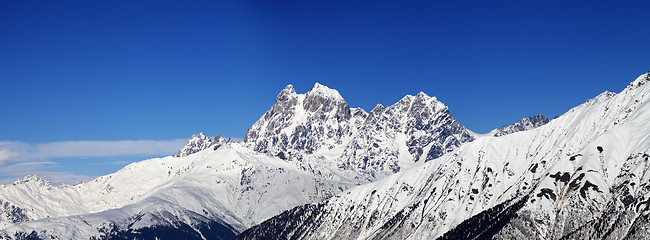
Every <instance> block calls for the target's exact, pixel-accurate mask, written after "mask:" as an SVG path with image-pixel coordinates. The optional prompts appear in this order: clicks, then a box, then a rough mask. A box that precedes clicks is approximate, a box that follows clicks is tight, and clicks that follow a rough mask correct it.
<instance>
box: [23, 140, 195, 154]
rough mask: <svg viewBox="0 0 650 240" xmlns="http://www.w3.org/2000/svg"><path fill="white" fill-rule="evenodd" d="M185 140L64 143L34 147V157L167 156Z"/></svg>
mask: <svg viewBox="0 0 650 240" xmlns="http://www.w3.org/2000/svg"><path fill="white" fill-rule="evenodd" d="M186 142H187V140H186V139H175V140H170V141H155V140H136V141H133V140H126V141H64V142H51V143H45V144H37V145H34V152H33V153H34V154H35V156H36V157H44V158H64V157H112V156H140V155H144V156H151V155H169V154H173V153H175V152H176V151H178V149H180V148H181V147H183V146H184V145H185V143H186Z"/></svg>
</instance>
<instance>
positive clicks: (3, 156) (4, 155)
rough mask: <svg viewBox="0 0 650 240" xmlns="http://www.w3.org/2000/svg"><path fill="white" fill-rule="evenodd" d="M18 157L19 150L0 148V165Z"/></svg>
mask: <svg viewBox="0 0 650 240" xmlns="http://www.w3.org/2000/svg"><path fill="white" fill-rule="evenodd" d="M0 147H2V145H0ZM16 157H18V153H17V152H12V151H11V150H9V149H0V165H5V164H6V163H7V162H8V161H10V160H11V159H13V158H16Z"/></svg>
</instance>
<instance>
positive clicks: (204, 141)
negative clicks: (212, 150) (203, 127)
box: [174, 133, 223, 157]
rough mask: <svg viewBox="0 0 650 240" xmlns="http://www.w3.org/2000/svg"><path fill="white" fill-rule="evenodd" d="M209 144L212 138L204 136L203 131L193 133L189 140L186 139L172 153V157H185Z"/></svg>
mask: <svg viewBox="0 0 650 240" xmlns="http://www.w3.org/2000/svg"><path fill="white" fill-rule="evenodd" d="M217 137H218V138H220V139H223V138H222V137H221V136H220V135H217ZM215 139H216V138H215ZM211 144H212V139H210V138H209V137H206V136H205V135H203V133H199V134H194V135H192V137H191V138H190V139H189V140H187V144H186V145H185V146H184V147H183V148H181V150H179V151H178V152H177V153H176V154H174V157H185V156H188V155H190V154H194V153H197V152H199V151H201V150H203V149H206V148H208V147H210V145H211Z"/></svg>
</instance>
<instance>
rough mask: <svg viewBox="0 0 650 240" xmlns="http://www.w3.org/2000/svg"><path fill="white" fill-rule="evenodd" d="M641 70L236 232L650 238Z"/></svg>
mask: <svg viewBox="0 0 650 240" xmlns="http://www.w3.org/2000/svg"><path fill="white" fill-rule="evenodd" d="M647 82H648V77H647V75H646V74H644V75H642V76H641V77H639V78H638V79H637V80H635V81H634V82H632V83H631V84H630V85H629V86H628V87H627V88H625V89H624V90H623V91H622V92H621V93H619V94H613V93H610V92H605V93H603V94H601V95H599V96H597V97H596V98H594V99H592V100H589V101H586V102H585V103H584V104H582V105H580V106H578V107H575V108H573V109H571V110H570V111H569V112H567V113H565V114H564V115H562V116H560V117H559V118H557V119H554V120H552V121H550V122H549V123H548V124H546V125H544V126H541V127H539V128H536V129H533V130H529V131H525V132H520V133H518V134H512V135H506V136H502V137H499V138H494V137H482V138H479V139H476V140H475V141H473V142H470V143H467V144H464V145H462V146H461V147H459V148H458V149H457V150H455V151H453V152H451V153H449V154H446V155H443V156H442V157H440V158H438V159H435V160H432V161H429V162H427V163H425V164H423V165H421V166H418V167H414V168H412V169H409V170H405V171H400V172H398V173H397V174H395V175H392V176H389V177H387V178H384V179H382V180H379V181H376V182H372V183H369V184H366V185H362V186H358V187H355V188H352V189H350V190H348V191H346V192H344V193H342V194H339V195H337V196H336V197H334V198H331V199H329V200H328V201H326V202H324V203H321V204H312V205H305V206H301V207H297V208H294V209H291V210H288V211H285V212H283V213H282V214H281V215H278V216H276V217H274V218H271V219H269V220H267V221H265V222H264V223H262V224H260V225H258V226H255V227H253V228H251V229H249V230H247V231H246V232H244V233H243V234H242V235H240V236H238V238H239V239H258V238H264V237H270V236H273V237H277V238H285V237H286V238H299V239H370V238H372V239H374V238H378V239H385V238H388V239H435V238H441V239H459V238H461V239H462V238H465V239H472V238H481V239H483V238H495V239H561V238H569V239H574V238H575V239H593V238H606V239H621V238H626V239H627V238H630V239H647V238H648V237H650V230H649V229H648V228H647V226H648V223H649V222H650V221H649V219H650V200H649V199H650V185H648V181H649V180H650V179H648V178H649V177H650V176H649V174H647V173H648V170H649V169H650V162H649V161H650V160H648V159H649V156H648V153H649V152H650V128H648V127H647V126H648V125H647V124H648V122H650V103H649V100H650V99H649V98H650V87H649V86H648V85H647V84H646V83H647Z"/></svg>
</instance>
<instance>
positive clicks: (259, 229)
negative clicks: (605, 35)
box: [0, 74, 650, 239]
mask: <svg viewBox="0 0 650 240" xmlns="http://www.w3.org/2000/svg"><path fill="white" fill-rule="evenodd" d="M648 81H649V80H648V76H647V74H644V75H642V76H640V77H639V78H638V79H636V80H635V81H633V82H632V83H630V84H629V85H628V86H627V87H626V88H625V89H624V90H623V91H622V92H621V93H619V94H614V93H611V92H605V93H603V94H600V95H599V96H597V97H596V98H594V99H591V100H588V101H586V102H585V103H583V104H582V105H580V106H577V107H575V108H573V109H571V110H570V111H569V112H567V113H565V114H564V115H562V116H559V117H557V118H555V119H553V120H551V121H549V120H548V119H547V118H546V117H544V116H534V117H529V118H524V119H522V120H520V121H517V122H516V123H514V124H513V125H510V126H504V127H502V128H499V129H496V130H494V131H492V132H490V133H488V134H476V133H474V132H472V131H470V130H468V129H466V128H465V127H464V126H462V125H461V124H460V123H458V122H457V121H456V120H454V119H453V117H452V116H451V112H450V110H449V109H448V107H447V106H445V105H444V104H443V103H442V102H440V101H438V100H437V99H436V98H435V97H430V96H428V95H426V94H425V93H418V94H417V95H415V96H411V95H407V96H405V97H404V98H402V99H401V100H399V101H398V102H397V103H395V104H393V105H390V106H382V105H377V106H376V107H375V108H373V109H372V110H371V111H370V112H367V111H365V110H363V109H361V108H350V107H349V106H348V104H347V103H346V101H345V100H344V99H343V97H342V96H341V95H340V94H339V93H338V91H336V90H334V89H330V88H328V87H326V86H323V85H321V84H318V83H316V84H315V85H314V86H313V87H312V89H311V90H310V91H308V92H307V93H304V94H298V93H296V92H295V90H294V88H293V86H291V85H289V86H287V87H286V88H285V89H283V90H282V91H281V92H280V93H279V94H278V96H277V98H276V100H275V103H274V104H273V106H271V108H270V109H269V110H268V111H267V112H266V113H265V114H264V115H262V117H261V118H260V119H259V120H258V121H257V122H255V123H254V124H253V126H252V127H251V128H250V129H249V130H248V131H247V133H246V136H245V139H244V141H241V142H236V141H231V140H227V139H224V138H223V137H221V136H217V137H215V138H208V137H206V136H204V135H203V134H202V133H199V134H195V135H194V136H192V138H190V140H189V141H188V144H187V145H186V146H185V147H183V148H182V149H180V150H179V152H178V153H177V154H175V155H173V156H168V157H164V158H155V159H149V160H145V161H141V162H136V163H133V164H130V165H128V166H126V167H124V168H123V169H121V170H119V171H118V172H116V173H113V174H109V175H106V176H101V177H98V178H96V179H94V180H92V181H89V182H84V183H79V184H75V185H62V186H52V185H51V184H49V183H48V182H47V181H45V180H43V179H40V178H38V177H35V176H27V177H25V178H24V179H21V180H17V181H16V182H15V183H14V184H9V185H0V238H2V239H39V238H40V239H46V238H47V239H49V238H54V239H132V238H144V239H153V238H160V239H179V238H180V239H232V238H235V237H237V238H240V239H276V238H281V239H284V238H286V239H289V238H291V239H323V238H325V239H366V238H377V239H434V238H440V239H447V238H448V239H456V238H533V239H562V238H568V239H570V238H577V239H585V238H633V237H635V238H638V237H644V236H645V237H647V236H648V228H647V226H648V224H647V223H648V213H649V212H648V207H649V206H650V193H648V188H650V186H649V185H648V183H649V182H648V180H649V179H648V176H647V174H645V172H646V171H647V170H648V148H649V147H650V138H649V137H648V136H650V134H649V132H648V130H649V129H648V128H647V122H648V120H649V119H650V109H647V108H649V106H648V105H647V104H645V103H647V98H648V97H649V96H650V95H649V93H648V91H650V89H648V84H646V83H647V82H648Z"/></svg>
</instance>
